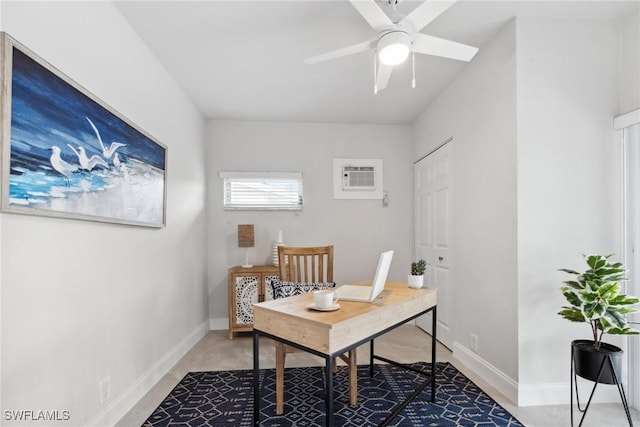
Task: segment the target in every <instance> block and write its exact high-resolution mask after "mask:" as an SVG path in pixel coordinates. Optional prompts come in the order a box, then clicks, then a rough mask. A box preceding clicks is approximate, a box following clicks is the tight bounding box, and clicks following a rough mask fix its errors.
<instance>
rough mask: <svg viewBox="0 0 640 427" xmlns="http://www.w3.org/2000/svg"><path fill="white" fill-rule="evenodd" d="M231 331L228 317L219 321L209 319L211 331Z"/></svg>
mask: <svg viewBox="0 0 640 427" xmlns="http://www.w3.org/2000/svg"><path fill="white" fill-rule="evenodd" d="M225 329H229V319H227V318H226V317H220V318H218V319H209V330H211V331H222V330H225Z"/></svg>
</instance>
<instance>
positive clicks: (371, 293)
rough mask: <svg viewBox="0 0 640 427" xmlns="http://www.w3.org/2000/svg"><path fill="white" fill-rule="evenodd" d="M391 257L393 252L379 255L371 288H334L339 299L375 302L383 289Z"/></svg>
mask: <svg viewBox="0 0 640 427" xmlns="http://www.w3.org/2000/svg"><path fill="white" fill-rule="evenodd" d="M392 257H393V251H388V252H383V253H381V254H380V260H379V261H378V268H377V269H376V275H375V276H374V277H373V282H372V283H371V286H359V285H342V286H340V287H338V288H336V292H338V296H339V299H341V300H345V301H361V302H373V300H375V299H376V297H377V296H378V295H380V292H382V290H383V289H384V284H385V282H386V281H387V274H388V273H389V266H390V265H391V258H392Z"/></svg>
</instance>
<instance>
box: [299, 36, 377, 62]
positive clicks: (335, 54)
mask: <svg viewBox="0 0 640 427" xmlns="http://www.w3.org/2000/svg"><path fill="white" fill-rule="evenodd" d="M376 42H377V41H376V40H369V41H366V42H362V43H358V44H354V45H353V46H348V47H345V48H342V49H338V50H333V51H331V52H327V53H323V54H322V55H318V56H313V57H311V58H307V59H305V60H304V62H305V63H306V64H316V63H318V62H322V61H327V60H329V59H334V58H340V57H341V56H347V55H352V54H354V53H358V52H364V51H367V50H371V49H374V48H375V47H376Z"/></svg>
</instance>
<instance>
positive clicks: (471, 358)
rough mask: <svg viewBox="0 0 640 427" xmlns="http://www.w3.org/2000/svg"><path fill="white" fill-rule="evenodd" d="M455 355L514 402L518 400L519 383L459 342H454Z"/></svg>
mask: <svg viewBox="0 0 640 427" xmlns="http://www.w3.org/2000/svg"><path fill="white" fill-rule="evenodd" d="M453 357H454V358H456V359H458V360H459V361H461V362H462V363H464V364H465V365H467V366H468V367H469V368H471V370H473V371H474V372H475V373H476V374H478V375H479V376H481V377H482V378H483V379H484V380H485V381H486V382H488V383H489V384H491V385H492V386H493V387H495V388H496V389H497V390H498V391H499V392H500V393H502V394H504V395H505V396H506V397H507V398H508V399H509V400H511V401H512V402H514V403H515V402H517V401H518V383H517V382H515V381H514V380H513V379H512V378H510V377H509V376H508V375H506V374H505V373H503V372H502V371H500V370H499V369H498V368H496V367H495V366H493V365H492V364H490V363H489V362H487V361H486V360H484V359H483V358H481V357H480V356H478V354H477V353H475V352H473V351H471V350H469V349H468V348H467V347H465V346H463V345H462V344H460V343H459V342H457V341H456V342H454V343H453Z"/></svg>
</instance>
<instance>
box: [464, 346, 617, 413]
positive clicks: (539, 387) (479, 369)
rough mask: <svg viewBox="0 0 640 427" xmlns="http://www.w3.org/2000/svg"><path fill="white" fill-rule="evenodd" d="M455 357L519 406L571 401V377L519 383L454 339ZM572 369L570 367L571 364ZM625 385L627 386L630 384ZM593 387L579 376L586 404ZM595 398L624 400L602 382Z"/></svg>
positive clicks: (580, 387)
mask: <svg viewBox="0 0 640 427" xmlns="http://www.w3.org/2000/svg"><path fill="white" fill-rule="evenodd" d="M453 357H454V358H456V359H458V360H459V361H460V362H462V363H464V364H465V365H467V366H468V367H469V368H470V369H471V370H473V371H474V372H475V373H476V374H478V375H479V376H480V377H482V378H483V379H484V380H485V381H487V382H488V383H489V384H491V385H492V386H493V387H495V388H496V389H497V390H498V391H499V392H500V393H502V394H504V395H505V396H506V397H507V398H508V399H509V400H511V401H512V402H514V403H515V404H516V405H518V406H542V405H568V404H569V403H570V402H571V384H570V382H569V381H567V382H566V383H542V384H519V383H518V382H517V381H514V380H513V379H512V378H510V377H509V376H507V375H506V374H504V373H503V372H502V371H500V370H499V369H497V368H496V367H495V366H493V365H491V364H490V363H488V362H487V361H486V360H484V359H483V358H481V357H480V356H478V355H477V354H476V353H474V352H473V351H471V350H469V349H468V348H466V347H464V346H463V345H461V344H460V343H458V342H454V343H453ZM568 369H569V367H568V366H567V370H568ZM567 378H568V379H569V378H570V372H568V371H567ZM624 387H625V388H626V385H624ZM592 388H593V382H591V381H587V380H583V379H581V378H578V393H580V402H582V403H583V404H584V403H585V402H586V401H587V399H588V398H589V394H590V393H591V390H592ZM574 399H575V396H574ZM574 402H575V400H574ZM592 402H593V403H611V402H620V395H619V394H618V389H617V388H616V387H614V386H611V385H607V384H600V385H598V388H597V390H596V393H595V394H594V395H593V400H592Z"/></svg>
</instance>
